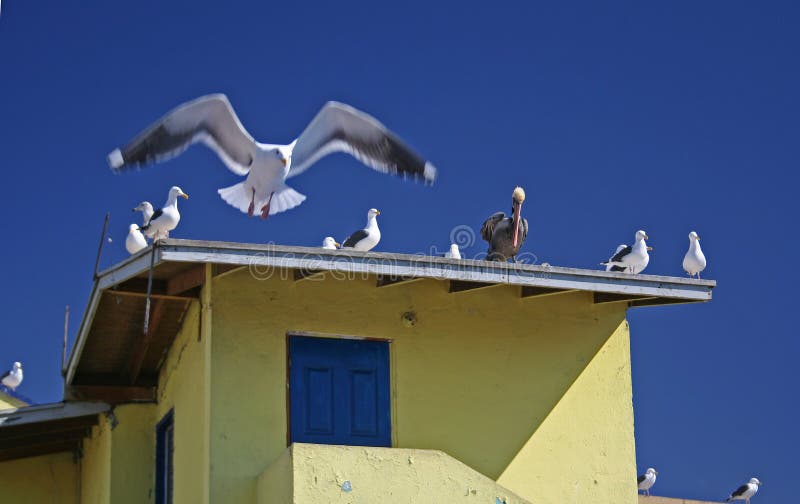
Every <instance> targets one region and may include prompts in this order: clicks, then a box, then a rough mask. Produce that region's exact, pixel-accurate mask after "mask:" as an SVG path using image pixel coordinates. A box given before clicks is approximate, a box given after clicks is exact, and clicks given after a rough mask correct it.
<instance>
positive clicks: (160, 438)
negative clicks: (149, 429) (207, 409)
mask: <svg viewBox="0 0 800 504" xmlns="http://www.w3.org/2000/svg"><path fill="white" fill-rule="evenodd" d="M173 418H174V410H170V411H169V413H167V414H166V415H164V418H162V419H161V421H160V422H158V425H156V504H172V488H173V486H172V474H173V462H172V460H173V458H172V453H173V450H174V443H173V439H174V437H175V423H174V422H173Z"/></svg>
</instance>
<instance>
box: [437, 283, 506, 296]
mask: <svg viewBox="0 0 800 504" xmlns="http://www.w3.org/2000/svg"><path fill="white" fill-rule="evenodd" d="M498 285H506V284H498V283H484V282H470V281H466V280H450V288H449V289H448V292H449V293H450V294H455V293H458V292H467V291H473V290H478V289H486V288H489V287H497V286H498Z"/></svg>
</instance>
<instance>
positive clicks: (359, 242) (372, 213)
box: [342, 208, 381, 252]
mask: <svg viewBox="0 0 800 504" xmlns="http://www.w3.org/2000/svg"><path fill="white" fill-rule="evenodd" d="M380 214H381V213H380V212H379V211H378V210H375V209H374V208H370V209H369V212H367V227H365V228H364V229H359V230H358V231H356V232H355V233H353V234H351V235H350V236H348V237H347V239H346V240H345V241H343V242H342V248H353V249H356V250H361V251H364V252H366V251H368V250H372V249H373V248H374V247H375V245H377V244H378V242H379V241H381V230H380V229H378V219H377V217H378V216H379V215H380Z"/></svg>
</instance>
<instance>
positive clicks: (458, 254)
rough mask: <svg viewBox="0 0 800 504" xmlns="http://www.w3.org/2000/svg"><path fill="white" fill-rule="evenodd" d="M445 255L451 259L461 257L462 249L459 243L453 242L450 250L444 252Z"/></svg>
mask: <svg viewBox="0 0 800 504" xmlns="http://www.w3.org/2000/svg"><path fill="white" fill-rule="evenodd" d="M444 256H445V257H449V258H450V259H461V251H460V250H458V244H456V243H451V244H450V250H448V251H447V252H445V253H444Z"/></svg>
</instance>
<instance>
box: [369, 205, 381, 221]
mask: <svg viewBox="0 0 800 504" xmlns="http://www.w3.org/2000/svg"><path fill="white" fill-rule="evenodd" d="M380 214H381V211H380V210H377V209H375V208H370V209H369V212H367V219H374V218H375V217H377V216H379V215H380Z"/></svg>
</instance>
